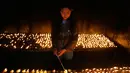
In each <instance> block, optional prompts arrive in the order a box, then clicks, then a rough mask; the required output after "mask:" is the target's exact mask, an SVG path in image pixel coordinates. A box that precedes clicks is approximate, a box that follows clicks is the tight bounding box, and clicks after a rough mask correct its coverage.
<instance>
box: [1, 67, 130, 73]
mask: <svg viewBox="0 0 130 73" xmlns="http://www.w3.org/2000/svg"><path fill="white" fill-rule="evenodd" d="M9 72H10V73H130V67H112V68H91V69H89V68H87V69H82V70H80V71H79V70H78V71H77V70H71V69H66V70H64V71H62V70H55V69H54V70H44V69H32V70H30V69H17V70H10V71H8V69H7V68H5V69H4V70H3V71H2V73H9Z"/></svg>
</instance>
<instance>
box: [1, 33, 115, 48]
mask: <svg viewBox="0 0 130 73" xmlns="http://www.w3.org/2000/svg"><path fill="white" fill-rule="evenodd" d="M0 39H7V40H8V41H10V42H9V43H8V44H6V43H1V44H0V46H2V47H7V48H8V47H12V48H14V49H16V48H21V49H23V48H25V49H30V48H34V47H35V48H36V46H35V45H34V44H38V45H39V46H40V47H41V48H42V49H44V48H51V47H52V41H51V34H50V33H45V34H37V33H36V34H29V35H28V34H24V33H14V34H5V33H3V34H0ZM79 46H82V47H83V48H109V47H117V46H116V45H115V44H114V42H112V41H110V40H109V39H108V38H107V37H105V36H104V35H103V34H78V41H77V44H76V47H79Z"/></svg>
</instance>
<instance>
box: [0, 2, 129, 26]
mask: <svg viewBox="0 0 130 73" xmlns="http://www.w3.org/2000/svg"><path fill="white" fill-rule="evenodd" d="M63 6H69V7H71V8H73V9H74V11H75V12H76V13H77V14H76V15H77V16H78V17H79V18H80V19H81V20H87V21H90V22H93V21H94V20H99V21H101V22H103V23H104V25H110V26H111V25H112V26H116V27H117V28H126V27H127V26H128V25H129V16H130V9H129V4H128V2H127V1H125V0H122V1H106V0H104V1H103V0H102V1H100V0H97V1H92V0H84V1H83V0H80V1H57V2H56V1H51V0H42V1H37V0H35V1H34V0H32V1H30V0H29V1H26V0H20V1H19V0H18V1H14V0H7V1H1V2H0V9H1V10H0V18H1V22H0V24H1V27H2V26H5V25H10V24H11V25H16V26H19V25H20V23H28V24H31V23H33V22H35V21H37V22H38V21H43V20H48V19H52V18H55V17H56V15H57V14H59V10H60V8H61V7H63ZM113 24H114V25H113Z"/></svg>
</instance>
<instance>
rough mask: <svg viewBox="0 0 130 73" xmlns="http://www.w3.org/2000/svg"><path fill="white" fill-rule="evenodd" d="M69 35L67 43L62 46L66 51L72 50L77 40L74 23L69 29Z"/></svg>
mask: <svg viewBox="0 0 130 73" xmlns="http://www.w3.org/2000/svg"><path fill="white" fill-rule="evenodd" d="M71 31H72V32H71V37H70V39H69V43H68V44H67V45H66V46H65V47H64V49H66V50H67V51H73V49H75V47H76V44H77V40H78V33H77V27H76V25H73V26H72V30H71Z"/></svg>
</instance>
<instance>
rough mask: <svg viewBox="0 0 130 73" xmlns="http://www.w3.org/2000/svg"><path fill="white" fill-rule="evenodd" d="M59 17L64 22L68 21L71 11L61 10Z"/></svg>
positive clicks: (67, 9)
mask: <svg viewBox="0 0 130 73" xmlns="http://www.w3.org/2000/svg"><path fill="white" fill-rule="evenodd" d="M60 13H61V16H62V18H63V19H64V20H66V19H68V18H69V17H70V15H71V10H70V9H69V8H63V9H61V11H60Z"/></svg>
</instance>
